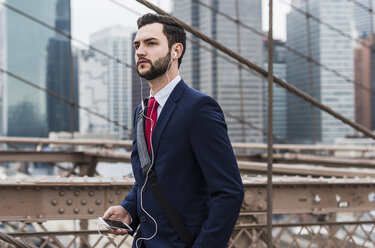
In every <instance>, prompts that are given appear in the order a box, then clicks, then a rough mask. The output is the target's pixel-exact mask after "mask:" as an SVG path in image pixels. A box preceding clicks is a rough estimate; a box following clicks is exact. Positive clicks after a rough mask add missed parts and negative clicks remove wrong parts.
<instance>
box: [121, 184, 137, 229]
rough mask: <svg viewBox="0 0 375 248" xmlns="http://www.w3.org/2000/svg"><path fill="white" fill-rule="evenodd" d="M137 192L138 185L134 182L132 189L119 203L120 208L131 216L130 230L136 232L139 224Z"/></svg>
mask: <svg viewBox="0 0 375 248" xmlns="http://www.w3.org/2000/svg"><path fill="white" fill-rule="evenodd" d="M137 192H138V184H137V182H135V183H134V185H133V187H132V189H131V190H130V192H129V193H128V194H127V195H126V197H125V199H124V200H123V202H122V203H121V206H123V207H124V208H125V209H126V211H128V213H129V214H130V216H131V219H132V223H131V224H130V226H131V228H133V230H136V229H137V227H138V224H139V218H138V214H137Z"/></svg>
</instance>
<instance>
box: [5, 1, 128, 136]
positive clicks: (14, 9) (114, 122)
mask: <svg viewBox="0 0 375 248" xmlns="http://www.w3.org/2000/svg"><path fill="white" fill-rule="evenodd" d="M0 4H2V5H4V6H5V7H7V8H9V9H10V10H12V11H14V12H16V13H18V14H20V15H22V16H24V17H26V18H28V19H30V20H32V21H34V22H36V23H38V24H40V25H42V26H44V27H46V28H48V29H51V30H54V31H55V32H57V33H59V34H61V35H63V36H65V37H66V38H68V39H69V40H73V41H76V42H78V43H80V44H81V45H84V46H85V47H87V48H89V49H90V50H93V51H95V52H98V53H100V54H102V55H104V56H105V57H107V58H109V59H112V60H114V61H115V62H117V63H119V64H123V65H125V66H126V67H129V68H132V69H134V66H132V65H129V64H128V63H126V62H124V61H122V60H121V59H119V58H117V57H114V56H112V55H110V54H108V53H106V52H104V51H102V50H100V49H98V48H96V47H93V46H91V45H88V44H86V43H85V42H83V41H80V40H78V39H75V38H73V37H72V36H71V35H70V34H68V33H66V32H64V31H62V30H60V29H58V28H55V27H53V26H51V25H49V24H47V23H45V22H43V21H41V20H39V19H37V18H35V17H33V16H31V15H28V14H27V13H25V12H23V11H21V10H19V9H17V8H15V7H13V6H11V5H9V4H7V3H4V2H0ZM0 71H1V72H3V73H5V74H7V75H9V76H11V77H13V78H15V79H17V80H19V81H21V82H23V83H26V84H28V85H30V86H32V87H34V88H36V89H39V90H41V91H44V92H46V93H47V94H49V95H51V96H53V97H55V98H57V99H59V100H61V101H64V102H66V103H68V104H70V105H71V106H75V107H77V108H80V109H83V110H85V111H87V112H89V113H91V114H93V115H95V116H97V117H99V118H101V119H104V120H106V121H107V122H110V123H113V124H114V125H116V126H119V127H121V128H123V129H124V130H131V129H130V128H128V127H127V126H126V125H123V124H121V123H119V122H118V121H116V120H111V119H109V118H108V117H106V116H104V115H102V114H100V113H97V112H95V111H93V110H91V109H89V108H87V107H84V106H81V105H80V104H78V103H76V102H75V101H72V100H70V99H68V98H65V97H63V96H61V95H59V94H57V93H55V92H52V91H50V90H47V89H45V88H43V87H41V86H39V85H37V84H35V83H33V82H31V81H29V80H26V79H24V78H22V77H20V76H17V75H16V74H14V73H12V72H9V71H7V70H5V69H3V68H0Z"/></svg>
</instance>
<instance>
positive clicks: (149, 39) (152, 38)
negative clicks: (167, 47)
mask: <svg viewBox="0 0 375 248" xmlns="http://www.w3.org/2000/svg"><path fill="white" fill-rule="evenodd" d="M152 40H157V41H159V39H157V38H154V37H151V38H147V39H145V40H144V42H148V41H152ZM133 44H134V45H136V44H139V41H134V42H133Z"/></svg>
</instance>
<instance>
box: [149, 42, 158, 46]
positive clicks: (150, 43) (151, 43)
mask: <svg viewBox="0 0 375 248" xmlns="http://www.w3.org/2000/svg"><path fill="white" fill-rule="evenodd" d="M148 45H149V46H154V45H156V42H153V41H150V42H149V43H148Z"/></svg>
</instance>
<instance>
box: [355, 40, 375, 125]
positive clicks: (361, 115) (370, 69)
mask: <svg viewBox="0 0 375 248" xmlns="http://www.w3.org/2000/svg"><path fill="white" fill-rule="evenodd" d="M361 40H362V41H363V42H365V43H366V44H369V45H370V47H365V46H362V45H359V44H358V45H357V47H356V48H355V50H354V68H355V69H354V76H355V81H356V82H357V83H358V84H360V85H362V86H363V87H355V121H356V122H357V123H359V124H361V125H362V126H364V127H366V128H368V129H370V130H374V129H375V113H374V111H373V110H375V105H374V104H375V102H374V98H375V97H374V96H373V94H371V91H369V90H368V89H372V90H373V92H375V75H374V73H375V69H374V66H375V52H374V51H375V37H374V34H371V35H370V36H369V37H367V38H361Z"/></svg>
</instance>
